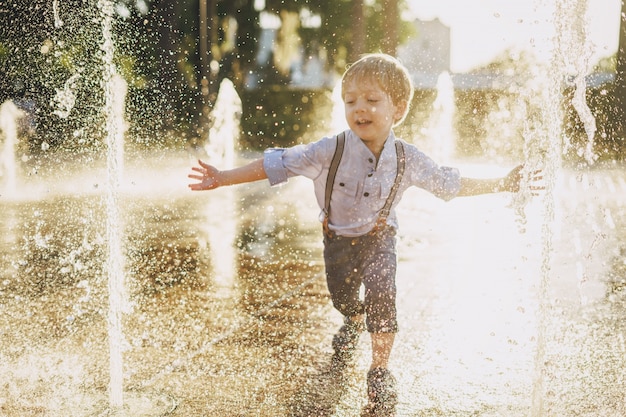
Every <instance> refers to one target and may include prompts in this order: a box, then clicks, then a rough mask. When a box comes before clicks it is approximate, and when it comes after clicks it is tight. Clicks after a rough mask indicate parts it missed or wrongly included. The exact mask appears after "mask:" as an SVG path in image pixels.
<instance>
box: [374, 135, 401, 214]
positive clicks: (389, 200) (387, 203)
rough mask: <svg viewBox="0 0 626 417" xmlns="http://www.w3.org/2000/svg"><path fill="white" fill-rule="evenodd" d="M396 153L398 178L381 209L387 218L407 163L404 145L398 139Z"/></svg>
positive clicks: (381, 212)
mask: <svg viewBox="0 0 626 417" xmlns="http://www.w3.org/2000/svg"><path fill="white" fill-rule="evenodd" d="M396 154H397V156H398V158H397V159H398V161H397V164H398V167H397V169H396V179H395V181H394V183H393V187H391V191H390V192H389V196H388V197H387V201H385V205H384V206H383V208H382V210H380V215H379V216H380V217H382V218H384V219H385V220H386V219H387V217H388V216H389V211H390V210H391V205H392V204H393V200H394V199H395V198H396V194H397V193H398V188H400V182H401V181H402V176H403V175H404V165H405V163H404V162H405V157H404V145H402V142H400V141H399V140H397V141H396Z"/></svg>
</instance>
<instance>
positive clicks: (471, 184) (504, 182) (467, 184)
mask: <svg viewBox="0 0 626 417" xmlns="http://www.w3.org/2000/svg"><path fill="white" fill-rule="evenodd" d="M523 168H524V166H523V165H519V166H517V167H515V168H513V169H512V170H511V172H509V173H508V174H507V175H506V176H505V177H503V178H489V179H479V178H465V177H462V178H461V190H460V191H459V193H458V194H457V196H459V197H464V196H473V195H479V194H489V193H500V192H504V191H509V192H513V193H516V192H518V191H519V189H520V182H521V181H522V169H523ZM542 179H543V174H542V172H541V171H535V172H533V174H532V177H531V178H530V182H531V184H530V186H529V189H530V190H531V191H532V192H536V191H539V190H543V189H544V188H545V187H544V186H542V185H538V184H537V183H538V181H540V180H542Z"/></svg>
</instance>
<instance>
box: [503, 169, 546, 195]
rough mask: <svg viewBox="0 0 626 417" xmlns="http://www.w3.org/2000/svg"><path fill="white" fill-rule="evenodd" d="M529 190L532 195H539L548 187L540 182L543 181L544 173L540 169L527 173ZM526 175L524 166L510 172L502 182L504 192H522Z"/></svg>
mask: <svg viewBox="0 0 626 417" xmlns="http://www.w3.org/2000/svg"><path fill="white" fill-rule="evenodd" d="M527 174H528V176H529V178H528V189H529V190H530V192H531V193H532V195H538V194H539V193H538V192H539V191H542V190H545V189H546V187H545V185H543V184H540V183H539V182H540V181H541V180H543V171H542V170H540V169H538V170H535V171H533V172H531V173H527ZM523 175H524V165H518V166H516V167H515V168H513V169H512V170H511V172H509V173H508V174H507V175H506V177H504V178H503V180H502V191H511V192H513V193H516V192H518V191H519V190H520V184H521V182H522V178H523Z"/></svg>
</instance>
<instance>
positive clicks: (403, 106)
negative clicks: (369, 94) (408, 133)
mask: <svg viewBox="0 0 626 417" xmlns="http://www.w3.org/2000/svg"><path fill="white" fill-rule="evenodd" d="M408 105H409V103H408V102H407V101H406V100H402V101H399V102H398V104H396V105H395V107H396V112H395V113H394V115H393V119H394V120H395V122H396V123H397V122H398V121H400V120H402V118H403V117H404V115H405V114H406V112H407V110H408Z"/></svg>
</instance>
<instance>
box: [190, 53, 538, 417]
mask: <svg viewBox="0 0 626 417" xmlns="http://www.w3.org/2000/svg"><path fill="white" fill-rule="evenodd" d="M412 95H413V86H412V84H411V79H410V77H409V74H408V72H407V70H406V69H405V68H404V67H403V66H402V65H401V64H400V63H399V62H398V61H397V60H396V59H394V58H392V57H390V56H388V55H384V54H370V55H366V56H364V57H363V58H361V59H359V60H358V61H357V62H355V63H354V64H353V65H352V66H350V67H349V68H348V69H347V70H346V72H345V74H344V75H343V78H342V98H343V101H344V105H345V116H346V119H347V122H348V126H349V128H350V129H349V130H347V131H345V132H343V133H342V134H340V135H338V136H334V137H325V138H323V139H321V140H319V141H317V142H314V143H310V144H306V145H297V146H294V147H291V148H286V149H268V150H267V151H266V152H265V154H264V157H263V158H260V159H258V160H256V161H253V162H251V163H249V164H248V165H245V166H242V167H239V168H235V169H231V170H225V171H220V170H218V169H217V168H215V167H213V166H211V165H208V164H206V163H204V162H202V161H199V166H198V167H193V168H192V170H193V171H195V173H193V174H190V175H189V178H192V179H194V180H198V182H197V183H194V184H190V185H189V188H191V189H192V190H210V189H214V188H217V187H221V186H225V185H233V184H240V183H245V182H251V181H257V180H261V179H266V178H267V179H269V182H270V184H271V185H275V184H279V183H282V182H285V181H287V179H288V178H289V177H291V176H295V175H304V176H305V177H308V178H310V179H311V180H313V183H314V189H315V196H316V198H317V202H318V204H319V206H320V208H321V209H322V215H323V217H322V219H323V225H324V227H323V228H324V261H325V266H326V279H327V284H328V290H329V292H330V295H331V299H332V302H333V305H334V307H335V308H336V309H337V310H338V311H339V312H340V313H341V314H343V316H344V318H345V319H344V325H343V326H342V327H341V328H340V329H339V331H338V333H337V334H336V335H335V336H334V337H333V341H332V345H333V349H334V351H335V355H334V359H336V360H338V361H346V360H349V359H350V358H351V356H352V352H353V350H354V348H355V346H356V344H357V341H358V338H359V335H360V334H361V333H362V332H363V331H364V330H366V329H367V331H368V332H369V333H370V335H371V343H372V363H371V367H370V369H369V372H368V374H367V390H368V405H367V407H366V413H367V414H368V415H381V414H384V415H387V414H388V413H393V410H395V406H396V402H397V399H396V398H397V396H396V392H395V379H394V377H393V376H392V375H391V373H390V372H389V370H388V362H389V356H390V353H391V349H392V346H393V343H394V336H395V334H396V332H397V331H398V325H397V321H396V285H395V275H396V250H395V233H396V229H397V228H398V224H397V219H396V214H395V207H396V205H397V204H398V203H399V202H400V197H401V196H402V193H403V192H404V191H405V190H406V189H407V188H409V187H411V186H416V187H420V188H423V189H425V190H427V191H429V192H431V193H432V194H434V195H435V196H437V197H439V198H442V199H444V200H449V199H451V198H453V197H456V196H471V195H478V194H484V193H495V192H501V191H511V192H516V191H518V190H519V187H520V180H521V177H522V175H521V172H522V170H521V168H522V167H521V166H519V167H517V168H515V169H513V170H512V171H511V172H510V173H509V174H508V175H506V176H505V177H503V178H495V179H470V178H464V177H461V176H460V175H459V171H458V170H457V169H454V168H448V167H440V166H438V165H437V164H436V163H435V162H434V161H433V160H432V159H430V158H429V157H428V156H426V155H425V154H423V153H422V152H420V151H419V150H418V149H417V147H415V146H414V145H412V144H409V143H406V142H404V141H401V140H398V139H396V138H395V136H394V133H393V130H392V128H393V127H394V126H396V125H398V124H399V123H401V122H402V120H403V119H404V118H405V116H406V114H407V112H408V109H409V103H410V102H411V98H412ZM342 142H343V143H342ZM342 145H343V146H342ZM342 147H343V150H342V149H341V148H342ZM336 151H337V154H338V156H336V157H335V153H336ZM339 158H340V159H339ZM333 160H334V161H333ZM331 165H334V166H333V167H331ZM534 179H535V180H536V179H540V177H539V176H538V175H537V174H536V175H535V178H534ZM531 188H532V189H540V187H534V186H531ZM361 285H363V286H364V287H365V298H364V300H360V299H359V289H360V287H361Z"/></svg>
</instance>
